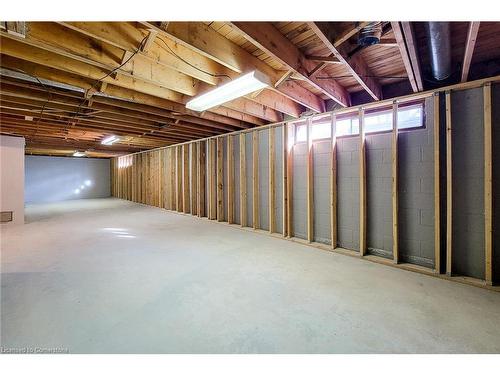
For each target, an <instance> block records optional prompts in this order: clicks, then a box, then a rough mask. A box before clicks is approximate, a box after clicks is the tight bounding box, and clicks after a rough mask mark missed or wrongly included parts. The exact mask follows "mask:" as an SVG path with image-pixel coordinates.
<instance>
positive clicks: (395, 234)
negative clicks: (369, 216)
mask: <svg viewBox="0 0 500 375" xmlns="http://www.w3.org/2000/svg"><path fill="white" fill-rule="evenodd" d="M398 212H399V207H398V102H397V101H395V102H394V103H393V105H392V259H393V262H394V263H396V264H398V263H399V229H398V216H399V215H398Z"/></svg>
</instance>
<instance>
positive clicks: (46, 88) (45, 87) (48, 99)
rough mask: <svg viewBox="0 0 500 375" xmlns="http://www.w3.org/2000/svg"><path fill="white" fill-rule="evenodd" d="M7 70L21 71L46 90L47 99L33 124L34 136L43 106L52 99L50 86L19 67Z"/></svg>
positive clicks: (43, 109) (41, 116) (41, 115)
mask: <svg viewBox="0 0 500 375" xmlns="http://www.w3.org/2000/svg"><path fill="white" fill-rule="evenodd" d="M9 70H13V71H17V72H18V73H22V74H25V75H27V76H29V77H31V78H34V79H35V80H36V81H37V82H38V83H39V84H40V86H42V88H43V89H44V90H45V91H46V92H47V100H46V101H45V102H44V103H43V105H42V109H41V110H40V116H39V117H38V118H37V120H36V124H35V125H36V128H35V131H34V133H33V136H35V135H36V132H37V131H38V124H39V123H40V120H41V119H42V118H43V113H44V111H45V107H46V106H47V104H49V102H50V101H51V100H52V92H51V91H50V88H49V87H48V86H45V85H44V84H43V82H42V81H41V80H40V79H39V78H38V77H37V76H34V75H33V74H30V73H28V72H26V71H25V70H22V69H19V68H9Z"/></svg>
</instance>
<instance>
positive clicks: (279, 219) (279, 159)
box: [274, 128, 283, 233]
mask: <svg viewBox="0 0 500 375" xmlns="http://www.w3.org/2000/svg"><path fill="white" fill-rule="evenodd" d="M281 130H282V129H281V128H277V129H276V130H275V131H274V139H275V141H274V148H275V150H276V152H275V158H274V160H275V169H274V170H275V175H274V177H275V178H274V181H275V183H274V186H275V189H276V193H275V194H276V200H275V201H276V205H275V206H276V211H275V218H276V232H277V233H283V151H282V150H283V133H282V131H281Z"/></svg>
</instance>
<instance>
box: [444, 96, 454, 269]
mask: <svg viewBox="0 0 500 375" xmlns="http://www.w3.org/2000/svg"><path fill="white" fill-rule="evenodd" d="M445 101H446V274H447V275H448V276H451V275H452V249H453V247H452V245H453V244H452V240H453V225H452V219H453V217H452V215H453V207H452V204H453V200H452V187H453V186H452V177H453V174H452V167H453V163H452V122H451V121H452V118H451V93H450V92H449V91H446V94H445Z"/></svg>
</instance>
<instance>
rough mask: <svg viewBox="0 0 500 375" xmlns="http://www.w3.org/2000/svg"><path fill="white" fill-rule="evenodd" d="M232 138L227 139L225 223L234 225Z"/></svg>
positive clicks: (230, 136)
mask: <svg viewBox="0 0 500 375" xmlns="http://www.w3.org/2000/svg"><path fill="white" fill-rule="evenodd" d="M234 139H235V138H234V137H233V136H232V135H229V136H228V137H227V222H228V223H229V224H233V223H234Z"/></svg>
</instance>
